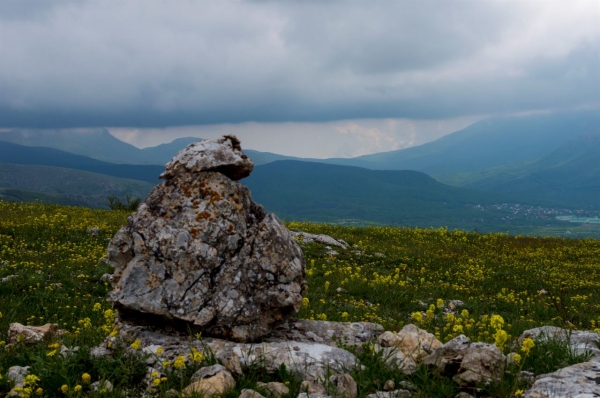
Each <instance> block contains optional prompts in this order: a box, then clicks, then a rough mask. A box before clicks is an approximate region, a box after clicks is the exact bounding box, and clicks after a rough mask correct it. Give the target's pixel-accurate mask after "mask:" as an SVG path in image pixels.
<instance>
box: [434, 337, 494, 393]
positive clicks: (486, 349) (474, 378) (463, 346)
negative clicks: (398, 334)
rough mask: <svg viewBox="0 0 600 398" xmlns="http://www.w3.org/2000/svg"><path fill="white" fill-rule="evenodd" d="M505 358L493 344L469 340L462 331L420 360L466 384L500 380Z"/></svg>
mask: <svg viewBox="0 0 600 398" xmlns="http://www.w3.org/2000/svg"><path fill="white" fill-rule="evenodd" d="M505 360H506V359H505V357H504V355H503V354H502V353H501V352H500V351H499V350H498V348H496V346H494V345H492V344H486V343H472V342H471V340H470V339H469V338H468V337H466V336H465V335H462V334H461V335H460V336H458V337H455V338H454V339H452V340H450V341H449V342H447V343H446V344H444V345H443V346H442V347H440V348H437V349H435V351H433V353H432V354H431V355H428V356H426V357H425V358H423V363H424V364H425V365H430V366H435V367H437V368H438V369H440V371H441V372H442V373H443V374H445V375H447V376H450V377H454V380H456V381H457V382H458V383H460V384H461V385H464V386H468V385H477V384H482V383H486V382H489V381H492V380H496V381H497V380H500V379H501V377H502V372H503V371H504V364H505Z"/></svg>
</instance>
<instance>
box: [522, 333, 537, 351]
mask: <svg viewBox="0 0 600 398" xmlns="http://www.w3.org/2000/svg"><path fill="white" fill-rule="evenodd" d="M534 346H535V343H534V342H533V339H531V338H529V337H527V338H526V339H523V343H522V344H521V351H523V353H525V355H527V354H529V351H531V349H532V348H533V347H534Z"/></svg>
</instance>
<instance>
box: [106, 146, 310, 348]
mask: <svg viewBox="0 0 600 398" xmlns="http://www.w3.org/2000/svg"><path fill="white" fill-rule="evenodd" d="M251 170H252V162H251V161H250V160H249V159H248V158H246V156H245V155H244V154H243V153H242V152H241V148H240V145H239V141H238V140H237V139H236V138H235V137H233V136H225V137H223V138H221V139H219V140H215V141H211V140H205V141H201V142H199V143H193V144H191V145H189V146H188V147H187V148H186V149H184V150H182V151H181V152H179V153H178V154H177V155H175V157H174V158H173V160H171V161H170V162H169V163H168V164H167V166H166V170H165V172H164V173H163V174H162V175H161V178H164V179H165V181H164V182H162V183H161V184H159V185H158V186H156V187H155V188H154V190H153V191H152V192H151V193H150V195H149V196H148V198H147V199H146V201H145V203H143V204H141V205H140V207H139V208H138V210H137V211H136V212H135V213H134V214H132V215H131V216H130V217H129V218H128V220H127V224H126V225H125V227H123V228H122V229H121V230H119V231H118V232H117V234H116V235H115V236H114V237H113V239H112V240H111V242H110V244H109V246H108V261H109V263H110V264H111V265H112V266H113V267H114V268H115V271H114V275H113V287H114V290H113V291H112V292H111V293H110V294H109V300H110V301H112V302H113V303H114V306H115V307H116V308H118V309H119V311H120V314H121V317H122V319H124V320H126V321H127V320H133V321H134V322H135V323H144V322H145V323H151V324H163V325H164V324H171V325H174V326H179V327H183V328H191V329H192V330H194V331H203V332H205V335H212V336H216V337H222V338H227V339H232V340H235V341H251V340H254V339H257V338H259V337H261V336H263V335H265V334H267V333H269V332H270V331H271V329H272V328H273V327H274V326H276V325H277V324H280V323H281V322H283V321H285V320H286V319H287V318H288V317H290V316H291V315H293V314H294V313H296V312H297V311H298V310H299V309H300V307H301V304H302V295H303V293H304V287H305V262H304V257H303V255H302V251H301V249H300V247H299V246H298V244H297V243H296V242H295V241H294V239H293V237H292V235H291V234H290V231H289V230H288V229H287V228H286V227H285V226H284V225H283V224H282V223H281V222H280V221H279V220H278V219H277V217H276V216H274V215H272V214H266V213H265V211H264V209H263V208H262V207H261V206H260V205H257V204H256V203H254V202H253V201H252V197H251V195H250V191H249V190H248V188H246V187H245V186H244V185H242V184H240V183H238V182H237V181H234V180H237V179H240V178H243V177H245V176H247V175H248V174H250V172H251Z"/></svg>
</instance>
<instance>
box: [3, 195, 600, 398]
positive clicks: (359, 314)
mask: <svg viewBox="0 0 600 398" xmlns="http://www.w3.org/2000/svg"><path fill="white" fill-rule="evenodd" d="M126 217H127V213H123V212H110V211H102V210H90V209H86V208H73V207H61V206H47V205H41V204H22V203H21V204H17V203H7V202H0V278H5V277H8V276H10V277H12V279H10V280H9V281H8V282H0V313H1V315H0V375H2V376H3V378H2V379H0V397H2V396H3V395H4V394H6V393H7V392H8V391H9V390H10V385H9V383H8V382H7V379H6V377H5V374H6V371H7V370H8V368H9V367H10V366H13V365H20V366H31V369H30V370H31V372H32V373H33V374H35V375H37V376H38V377H39V378H40V380H39V381H38V382H36V386H35V387H36V389H37V388H41V389H42V390H43V392H42V395H43V396H56V397H64V396H73V397H76V396H94V395H99V396H100V393H99V392H93V391H91V390H90V387H89V385H88V384H86V383H84V382H83V381H82V379H81V377H82V375H83V374H84V373H88V374H89V375H90V376H91V381H92V382H94V381H98V380H102V379H106V380H109V381H110V382H111V383H112V384H113V385H114V386H115V390H114V391H113V392H112V393H109V392H106V393H104V394H102V396H115V397H116V396H121V393H122V392H123V391H124V390H125V389H129V390H131V391H130V392H129V394H130V396H139V394H141V392H140V391H139V390H136V388H137V387H136V386H140V380H141V378H143V377H144V374H145V371H146V370H145V360H146V358H144V357H143V356H142V355H141V354H140V351H132V350H131V349H127V347H128V346H129V344H131V342H127V341H125V342H122V345H123V346H122V348H121V349H116V350H113V354H112V356H109V357H107V358H104V359H93V358H92V357H91V356H90V354H89V350H90V348H92V347H94V346H96V345H98V344H99V343H100V342H102V341H103V340H104V339H105V337H106V336H107V335H108V334H109V333H111V332H112V330H113V329H112V315H111V310H110V305H109V304H108V303H107V302H106V301H105V297H106V294H107V293H108V291H109V288H110V286H108V284H107V283H105V282H103V281H101V279H100V278H101V276H102V275H103V274H104V273H108V272H111V269H110V267H108V266H107V265H106V264H104V263H103V262H102V261H101V259H102V257H103V256H104V255H105V251H106V245H107V242H108V240H109V239H110V238H111V237H112V235H113V234H114V233H115V232H116V231H117V229H118V228H120V227H121V226H122V225H123V224H124V223H125V219H126ZM289 227H290V228H292V229H301V230H304V231H307V232H313V233H325V234H329V235H331V236H333V237H336V238H340V239H344V240H345V241H347V242H348V243H350V245H351V248H349V249H348V250H341V249H337V250H338V252H339V255H337V256H330V255H328V254H327V250H326V249H325V247H323V246H322V245H318V244H311V245H306V246H303V250H304V254H305V257H306V261H307V272H308V277H307V281H308V291H307V295H306V299H307V300H306V301H305V305H304V306H303V308H302V310H301V312H300V313H299V314H298V316H299V317H302V318H308V319H310V318H314V319H327V320H332V321H361V320H365V321H372V322H377V323H381V324H383V325H384V326H385V328H386V330H399V329H400V328H402V326H403V325H406V324H408V323H415V324H417V325H418V326H419V327H421V328H423V329H426V330H428V331H429V332H431V333H434V334H436V335H437V336H438V337H439V338H440V339H441V340H442V341H448V340H449V339H451V338H453V337H455V336H456V335H457V334H459V332H462V333H464V334H466V335H467V336H469V337H470V338H472V339H473V340H477V341H486V342H489V343H494V342H497V340H498V339H497V337H498V328H497V327H495V326H494V322H493V321H492V319H493V318H492V317H493V316H496V317H498V316H499V317H502V319H503V320H504V324H502V325H501V328H500V329H501V330H502V331H503V332H505V333H506V334H507V336H506V339H505V340H506V341H504V342H501V344H499V345H500V347H501V348H502V350H503V351H504V353H505V354H508V353H509V352H520V351H519V350H520V348H519V347H518V345H515V343H514V342H515V341H516V338H517V337H518V336H519V335H520V334H521V333H522V332H523V331H524V330H526V329H529V328H532V327H536V326H541V325H557V326H563V327H570V328H574V329H582V330H596V331H599V330H600V329H599V327H600V304H599V303H600V298H599V296H598V295H599V293H598V292H600V260H599V259H600V241H598V240H594V239H580V240H576V239H560V238H532V237H524V236H508V235H502V234H486V235H482V234H477V233H467V232H460V231H455V232H449V231H448V230H446V229H436V230H431V229H430V230H427V229H411V228H392V227H348V226H346V227H343V226H331V225H325V224H308V223H290V224H289ZM90 228H100V233H99V234H98V235H97V236H95V235H92V234H89V233H88V232H87V230H89V229H90ZM582 275H585V278H583V277H582ZM449 300H462V301H463V302H464V303H465V305H464V307H461V308H459V310H458V311H457V313H456V314H455V316H454V317H448V316H445V315H444V314H443V313H442V308H441V307H443V306H446V305H447V304H448V302H449ZM495 319H497V318H495ZM12 322H20V323H23V324H29V325H42V324H45V323H47V322H53V323H58V324H59V326H60V328H61V329H65V330H66V331H67V333H66V334H64V335H63V336H61V337H60V338H59V339H58V340H55V341H47V342H43V343H40V344H35V345H31V346H29V345H25V344H17V345H16V346H13V347H11V348H9V347H6V346H5V345H4V344H3V343H1V342H2V341H6V340H7V331H8V327H9V324H10V323H12ZM496 326H497V325H496ZM53 343H59V344H61V345H64V346H66V347H75V346H77V347H79V350H78V351H77V352H76V353H75V354H74V355H72V356H66V357H64V356H62V355H60V354H59V353H57V352H55V353H54V354H51V353H52V352H53V351H54V348H52V347H49V345H50V344H53ZM369 347H370V345H369V344H367V345H366V346H365V347H360V348H353V350H354V351H355V352H356V354H357V355H358V357H359V359H360V360H361V363H362V364H363V365H364V366H365V369H364V370H362V371H360V372H354V373H353V374H352V375H353V377H354V378H355V380H356V381H357V383H358V384H359V393H360V396H361V397H364V396H365V395H367V394H369V393H373V392H375V391H377V390H379V389H380V388H381V387H382V385H383V383H385V381H386V380H394V381H395V382H396V384H397V385H398V384H399V383H400V382H401V381H408V382H410V383H412V384H413V385H414V386H415V392H414V396H417V397H451V396H454V395H455V394H456V393H457V392H458V391H459V386H458V385H457V384H456V383H455V382H454V381H452V380H451V379H448V378H447V377H445V376H444V375H439V374H437V373H436V372H435V371H432V370H431V369H426V368H425V367H420V368H419V369H418V370H417V372H416V373H415V374H413V375H410V376H409V375H404V374H402V372H400V371H398V370H397V369H389V368H388V367H386V366H384V365H383V360H382V358H381V357H380V356H379V354H377V352H376V350H371V349H370V348H369ZM49 354H50V355H49ZM205 354H206V358H205V359H204V360H203V361H199V362H197V363H194V362H191V363H189V362H188V363H187V364H186V366H185V369H180V370H178V371H177V372H175V371H173V372H171V373H169V374H168V375H166V377H167V380H165V381H164V382H161V384H160V386H159V388H157V390H156V394H157V395H158V396H167V392H168V391H169V390H171V389H175V390H176V391H181V389H182V388H183V387H185V385H186V384H187V382H188V381H189V377H190V376H191V374H192V373H193V372H194V371H195V370H196V369H198V368H199V367H200V366H203V365H206V364H210V363H213V362H214V359H212V358H211V357H210V355H208V354H209V353H205ZM521 354H523V352H521ZM542 359H543V360H542ZM584 359H585V358H583V357H577V356H575V355H573V353H572V352H570V351H569V349H568V347H567V345H566V344H565V343H563V342H556V341H550V342H547V343H543V344H542V343H539V344H537V345H536V346H535V347H534V348H533V349H532V350H531V351H530V353H529V354H528V355H524V354H523V361H522V362H521V363H520V364H519V366H513V367H512V368H511V367H509V368H508V373H506V374H505V376H504V379H503V380H502V381H501V382H500V383H494V384H491V385H489V386H487V387H485V388H484V389H483V390H482V391H481V392H480V393H479V395H477V396H493V397H510V396H511V394H514V392H515V391H516V390H517V389H523V388H526V387H527V385H526V383H525V382H523V381H522V380H518V379H517V378H516V374H517V373H518V371H520V370H528V371H532V372H534V373H535V374H542V373H547V372H550V371H553V370H556V369H559V368H560V367H563V366H565V365H568V364H571V363H576V362H578V361H582V360H584ZM258 381H263V382H268V381H281V382H287V383H288V385H289V387H290V389H291V391H292V393H291V394H290V397H295V396H296V395H297V393H298V392H299V386H300V381H301V380H298V379H297V378H295V377H293V375H289V374H288V373H287V371H286V370H285V369H280V371H279V372H278V373H276V374H266V373H265V372H264V370H262V369H260V368H252V369H248V370H247V371H246V373H245V374H244V376H241V377H238V378H237V387H236V390H235V391H234V392H230V393H229V394H228V395H227V397H230V398H235V397H237V396H238V395H239V392H240V391H241V389H243V388H254V387H255V386H256V383H257V382H258ZM64 385H66V386H67V388H68V391H67V393H66V394H65V393H63V392H62V391H61V390H60V389H61V387H62V386H64ZM77 385H80V386H82V387H81V390H80V391H78V392H75V391H74V389H75V387H76V386H77ZM482 387H483V386H482ZM132 388H133V389H132Z"/></svg>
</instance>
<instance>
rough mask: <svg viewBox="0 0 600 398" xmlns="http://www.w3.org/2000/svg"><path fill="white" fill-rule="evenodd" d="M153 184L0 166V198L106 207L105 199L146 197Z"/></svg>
mask: <svg viewBox="0 0 600 398" xmlns="http://www.w3.org/2000/svg"><path fill="white" fill-rule="evenodd" d="M153 186H154V185H153V184H150V183H147V182H143V181H137V180H129V179H123V178H115V177H110V176H106V175H103V174H97V173H90V172H87V171H80V170H74V169H68V168H63V167H51V166H39V165H19V164H8V163H0V199H5V200H27V201H29V200H34V199H40V200H42V201H45V202H46V203H58V204H66V205H77V206H87V207H99V208H107V207H108V201H107V197H108V196H111V195H112V196H117V197H124V196H125V195H132V196H134V197H141V198H145V197H146V196H147V195H148V193H149V192H150V190H151V189H152V187H153Z"/></svg>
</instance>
